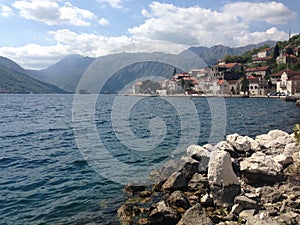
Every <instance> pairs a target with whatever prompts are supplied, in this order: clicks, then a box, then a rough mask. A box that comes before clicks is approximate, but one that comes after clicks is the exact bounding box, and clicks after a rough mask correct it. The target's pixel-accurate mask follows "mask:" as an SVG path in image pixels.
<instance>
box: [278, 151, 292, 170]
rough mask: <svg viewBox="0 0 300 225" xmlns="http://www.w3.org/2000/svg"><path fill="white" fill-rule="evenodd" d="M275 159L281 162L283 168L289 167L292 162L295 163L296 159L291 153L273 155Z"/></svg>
mask: <svg viewBox="0 0 300 225" xmlns="http://www.w3.org/2000/svg"><path fill="white" fill-rule="evenodd" d="M273 159H274V161H275V162H277V163H279V164H281V165H282V167H283V168H286V167H288V166H289V165H290V164H292V163H293V161H294V159H293V157H292V156H290V155H283V154H280V155H276V156H274V157H273Z"/></svg>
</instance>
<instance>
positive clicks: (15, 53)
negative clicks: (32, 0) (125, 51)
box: [0, 29, 132, 69]
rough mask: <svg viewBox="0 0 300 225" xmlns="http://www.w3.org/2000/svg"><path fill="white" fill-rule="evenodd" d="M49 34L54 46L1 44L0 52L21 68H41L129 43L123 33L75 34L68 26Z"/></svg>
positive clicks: (106, 51)
mask: <svg viewBox="0 0 300 225" xmlns="http://www.w3.org/2000/svg"><path fill="white" fill-rule="evenodd" d="M49 34H50V35H51V37H52V38H53V39H54V40H55V41H56V44H55V45H51V46H41V45H37V44H27V45H25V46H22V47H2V48H0V55H1V56H4V57H8V58H10V59H12V60H14V61H15V62H17V63H19V64H20V65H21V66H23V67H25V68H30V69H41V68H46V67H47V66H49V65H51V64H54V63H55V62H57V61H58V60H60V59H61V58H62V57H64V56H66V55H70V54H80V55H84V56H90V57H98V56H102V55H107V54H109V53H110V52H111V51H113V50H114V49H117V48H120V47H121V46H124V45H127V44H129V43H131V42H132V39H131V38H128V37H126V36H118V37H105V36H101V35H96V34H89V33H82V34H77V33H75V32H72V31H70V30H68V29H62V30H57V31H52V32H49Z"/></svg>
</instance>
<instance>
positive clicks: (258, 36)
mask: <svg viewBox="0 0 300 225" xmlns="http://www.w3.org/2000/svg"><path fill="white" fill-rule="evenodd" d="M299 14H300V7H299V0H280V1H279V0H278V1H250V0H248V1H229V0H220V1H212V0H184V1H183V0H176V1H170V0H165V1H146V0H135V1H134V0H84V1H83V0H68V1H65V0H0V29H1V31H0V34H1V35H0V55H1V56H5V57H8V58H10V59H12V60H14V61H16V62H17V63H19V64H20V65H21V66H23V67H24V68H31V69H41V68H46V67H48V66H49V65H52V64H54V63H56V62H57V61H58V60H60V59H61V58H63V57H64V56H66V55H69V54H80V55H83V56H91V57H98V56H102V55H107V54H110V53H112V52H115V49H122V51H125V50H126V48H127V47H126V46H132V45H134V46H140V48H139V50H140V51H148V52H149V51H150V52H151V51H155V50H157V49H168V47H166V46H170V44H171V45H172V44H174V45H180V46H182V47H183V48H188V47H190V46H206V47H211V46H214V45H219V44H222V45H226V46H231V47H237V46H243V45H246V44H252V43H259V42H262V41H266V40H276V41H277V40H286V39H287V38H288V33H289V30H290V29H291V31H292V33H293V34H298V33H299V32H300V18H299ZM152 42H155V43H156V44H151V43H152ZM164 43H168V45H165V46H162V45H164ZM154 47H155V48H154ZM164 47H165V48H164Z"/></svg>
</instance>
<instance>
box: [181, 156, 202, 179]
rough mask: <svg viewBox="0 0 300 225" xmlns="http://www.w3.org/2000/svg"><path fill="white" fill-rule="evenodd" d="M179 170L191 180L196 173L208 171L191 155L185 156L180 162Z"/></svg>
mask: <svg viewBox="0 0 300 225" xmlns="http://www.w3.org/2000/svg"><path fill="white" fill-rule="evenodd" d="M206 167H207V166H206ZM200 168H202V169H200ZM178 171H179V172H181V173H182V174H183V175H184V176H185V177H186V179H188V180H189V179H191V178H192V176H193V175H194V174H195V173H200V172H202V173H204V172H205V171H207V168H203V166H202V165H201V162H199V161H197V160H195V159H192V158H190V157H187V156H183V157H181V159H180V161H179V163H178Z"/></svg>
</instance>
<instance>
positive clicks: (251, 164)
mask: <svg viewBox="0 0 300 225" xmlns="http://www.w3.org/2000/svg"><path fill="white" fill-rule="evenodd" d="M240 170H241V173H242V177H243V179H244V180H245V181H246V183H248V184H261V183H262V184H264V183H276V182H278V181H280V180H281V179H282V170H283V167H282V165H281V164H280V163H278V162H276V161H275V160H274V159H273V158H272V157H271V156H268V155H266V154H264V153H262V152H257V153H254V154H253V155H252V156H251V157H249V158H246V159H244V160H243V161H242V162H241V163H240Z"/></svg>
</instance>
